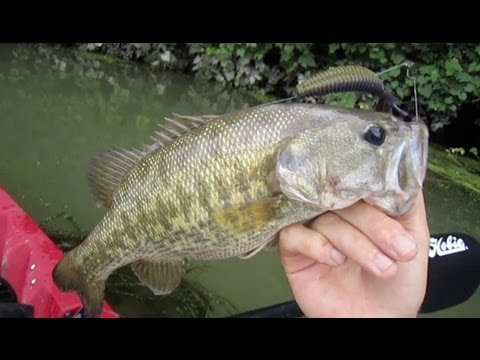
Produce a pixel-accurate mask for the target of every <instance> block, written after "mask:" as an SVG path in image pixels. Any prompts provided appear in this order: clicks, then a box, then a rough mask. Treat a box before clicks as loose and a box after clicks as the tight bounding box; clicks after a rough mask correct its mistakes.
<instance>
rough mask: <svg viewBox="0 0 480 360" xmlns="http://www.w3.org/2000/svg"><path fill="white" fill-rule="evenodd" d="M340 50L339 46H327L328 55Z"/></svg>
mask: <svg viewBox="0 0 480 360" xmlns="http://www.w3.org/2000/svg"><path fill="white" fill-rule="evenodd" d="M339 48H340V44H330V45H329V46H328V53H329V54H334V53H335V52H336V51H337V50H338V49H339Z"/></svg>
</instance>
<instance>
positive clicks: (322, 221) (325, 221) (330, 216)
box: [312, 212, 339, 228]
mask: <svg viewBox="0 0 480 360" xmlns="http://www.w3.org/2000/svg"><path fill="white" fill-rule="evenodd" d="M338 219H339V217H338V215H336V214H334V213H332V212H326V213H325V214H322V215H320V216H318V217H317V218H316V219H315V220H314V222H313V223H312V225H313V226H315V227H317V228H318V227H322V226H331V225H332V224H333V223H335V222H337V221H338Z"/></svg>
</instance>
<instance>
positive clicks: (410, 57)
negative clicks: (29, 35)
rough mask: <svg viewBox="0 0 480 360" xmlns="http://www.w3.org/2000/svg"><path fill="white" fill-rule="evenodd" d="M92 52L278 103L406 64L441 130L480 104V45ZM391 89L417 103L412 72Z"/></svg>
mask: <svg viewBox="0 0 480 360" xmlns="http://www.w3.org/2000/svg"><path fill="white" fill-rule="evenodd" d="M79 45H80V46H81V47H82V48H83V49H86V50H88V51H95V52H102V53H105V54H107V55H111V56H115V57H120V58H123V59H133V60H139V61H143V62H145V63H148V64H151V65H153V66H158V67H161V68H162V69H175V70H182V71H186V72H192V73H194V74H195V75H196V76H198V77H201V78H204V79H207V80H212V81H216V82H219V83H220V84H222V85H224V86H231V87H237V88H242V89H245V90H249V91H255V92H257V93H260V94H264V95H265V94H267V95H274V96H277V97H286V96H290V95H292V93H293V90H294V88H295V86H296V85H297V84H298V82H299V81H301V80H302V79H304V78H305V77H308V76H310V75H312V74H314V73H315V72H318V71H321V70H323V69H326V68H327V67H329V66H335V65H345V64H358V65H363V66H366V67H368V68H370V69H372V70H373V71H376V72H380V71H384V70H386V69H389V68H391V67H394V66H396V65H400V64H402V63H405V62H410V63H412V64H413V67H412V69H411V70H410V72H411V75H413V76H415V78H416V83H417V92H418V99H419V103H420V105H421V107H422V108H423V109H424V110H425V111H426V113H427V115H428V117H429V119H430V120H431V126H432V130H434V131H435V130H437V129H439V128H441V127H442V126H444V125H446V124H448V123H449V121H450V120H451V119H452V118H454V117H455V115H456V112H457V110H458V109H459V108H460V106H461V105H462V104H463V103H467V102H474V101H478V98H479V94H480V60H478V59H479V55H480V45H477V44H468V43H460V44H456V43H442V44H436V43H433V44H421V43H420V44H415V43H413V44H412V43H401V44H393V43H332V44H315V43H247V44H244V43H187V44H165V43H143V44H142V43H110V44H103V43H99V44H98V43H97V44H92V43H89V44H79ZM382 79H383V80H384V81H385V84H386V87H387V89H389V90H391V91H392V92H393V93H394V94H395V95H396V96H397V97H398V98H399V99H400V100H402V101H403V102H413V101H414V91H413V81H412V79H409V78H408V77H407V72H406V69H405V68H404V67H403V68H397V69H395V70H392V71H389V72H386V73H384V74H382ZM376 100H377V99H375V98H374V97H372V96H369V95H367V94H358V93H346V94H335V95H331V96H327V97H325V99H322V100H321V101H326V102H328V103H335V104H341V105H345V106H359V107H363V108H365V107H371V106H373V105H374V103H375V102H376Z"/></svg>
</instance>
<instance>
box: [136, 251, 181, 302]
mask: <svg viewBox="0 0 480 360" xmlns="http://www.w3.org/2000/svg"><path fill="white" fill-rule="evenodd" d="M131 268H132V271H133V272H134V274H135V275H136V276H137V278H138V280H140V282H142V283H143V284H144V285H145V286H147V287H148V288H150V290H151V291H152V292H153V293H154V294H155V295H167V294H170V293H171V292H172V291H173V290H175V288H176V287H177V286H178V285H180V282H181V281H182V274H183V269H184V263H183V260H175V261H148V260H139V261H136V262H134V263H133V264H132V265H131Z"/></svg>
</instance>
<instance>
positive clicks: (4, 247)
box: [0, 186, 120, 318]
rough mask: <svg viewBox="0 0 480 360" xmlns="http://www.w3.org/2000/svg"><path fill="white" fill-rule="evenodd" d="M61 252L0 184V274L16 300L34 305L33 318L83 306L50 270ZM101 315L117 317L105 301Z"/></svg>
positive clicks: (68, 313)
mask: <svg viewBox="0 0 480 360" xmlns="http://www.w3.org/2000/svg"><path fill="white" fill-rule="evenodd" d="M62 256H63V251H62V250H61V249H60V248H59V247H58V246H57V245H56V244H55V243H54V242H53V241H52V239H50V238H49V237H48V236H47V235H46V233H45V232H44V231H43V230H42V229H41V228H40V226H39V225H38V224H37V223H36V222H35V221H34V220H33V219H32V218H31V217H30V216H29V214H27V213H26V212H25V211H24V210H23V209H22V208H21V207H20V206H19V204H18V203H17V202H16V201H15V200H14V199H13V198H12V196H10V195H9V193H8V192H7V191H6V190H5V189H4V188H2V187H1V186H0V261H1V262H0V276H1V277H2V278H4V279H5V280H7V281H8V282H9V283H10V285H11V286H12V287H13V289H14V290H15V293H16V296H17V299H18V302H19V303H21V304H26V305H31V306H33V308H34V316H33V317H34V318H65V317H71V316H74V315H76V314H78V313H79V312H80V311H81V309H82V303H81V301H80V298H79V297H78V296H77V295H76V294H75V293H74V292H68V293H67V292H62V291H60V290H59V289H58V288H57V287H56V285H55V284H54V282H53V279H52V270H53V268H54V267H55V265H56V264H57V263H58V262H59V261H60V259H61V258H62ZM100 317H101V318H118V317H120V315H119V314H117V313H116V312H115V311H114V310H113V309H112V308H111V307H110V306H109V304H108V303H107V302H106V301H105V302H104V306H103V311H102V313H101V314H100Z"/></svg>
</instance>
